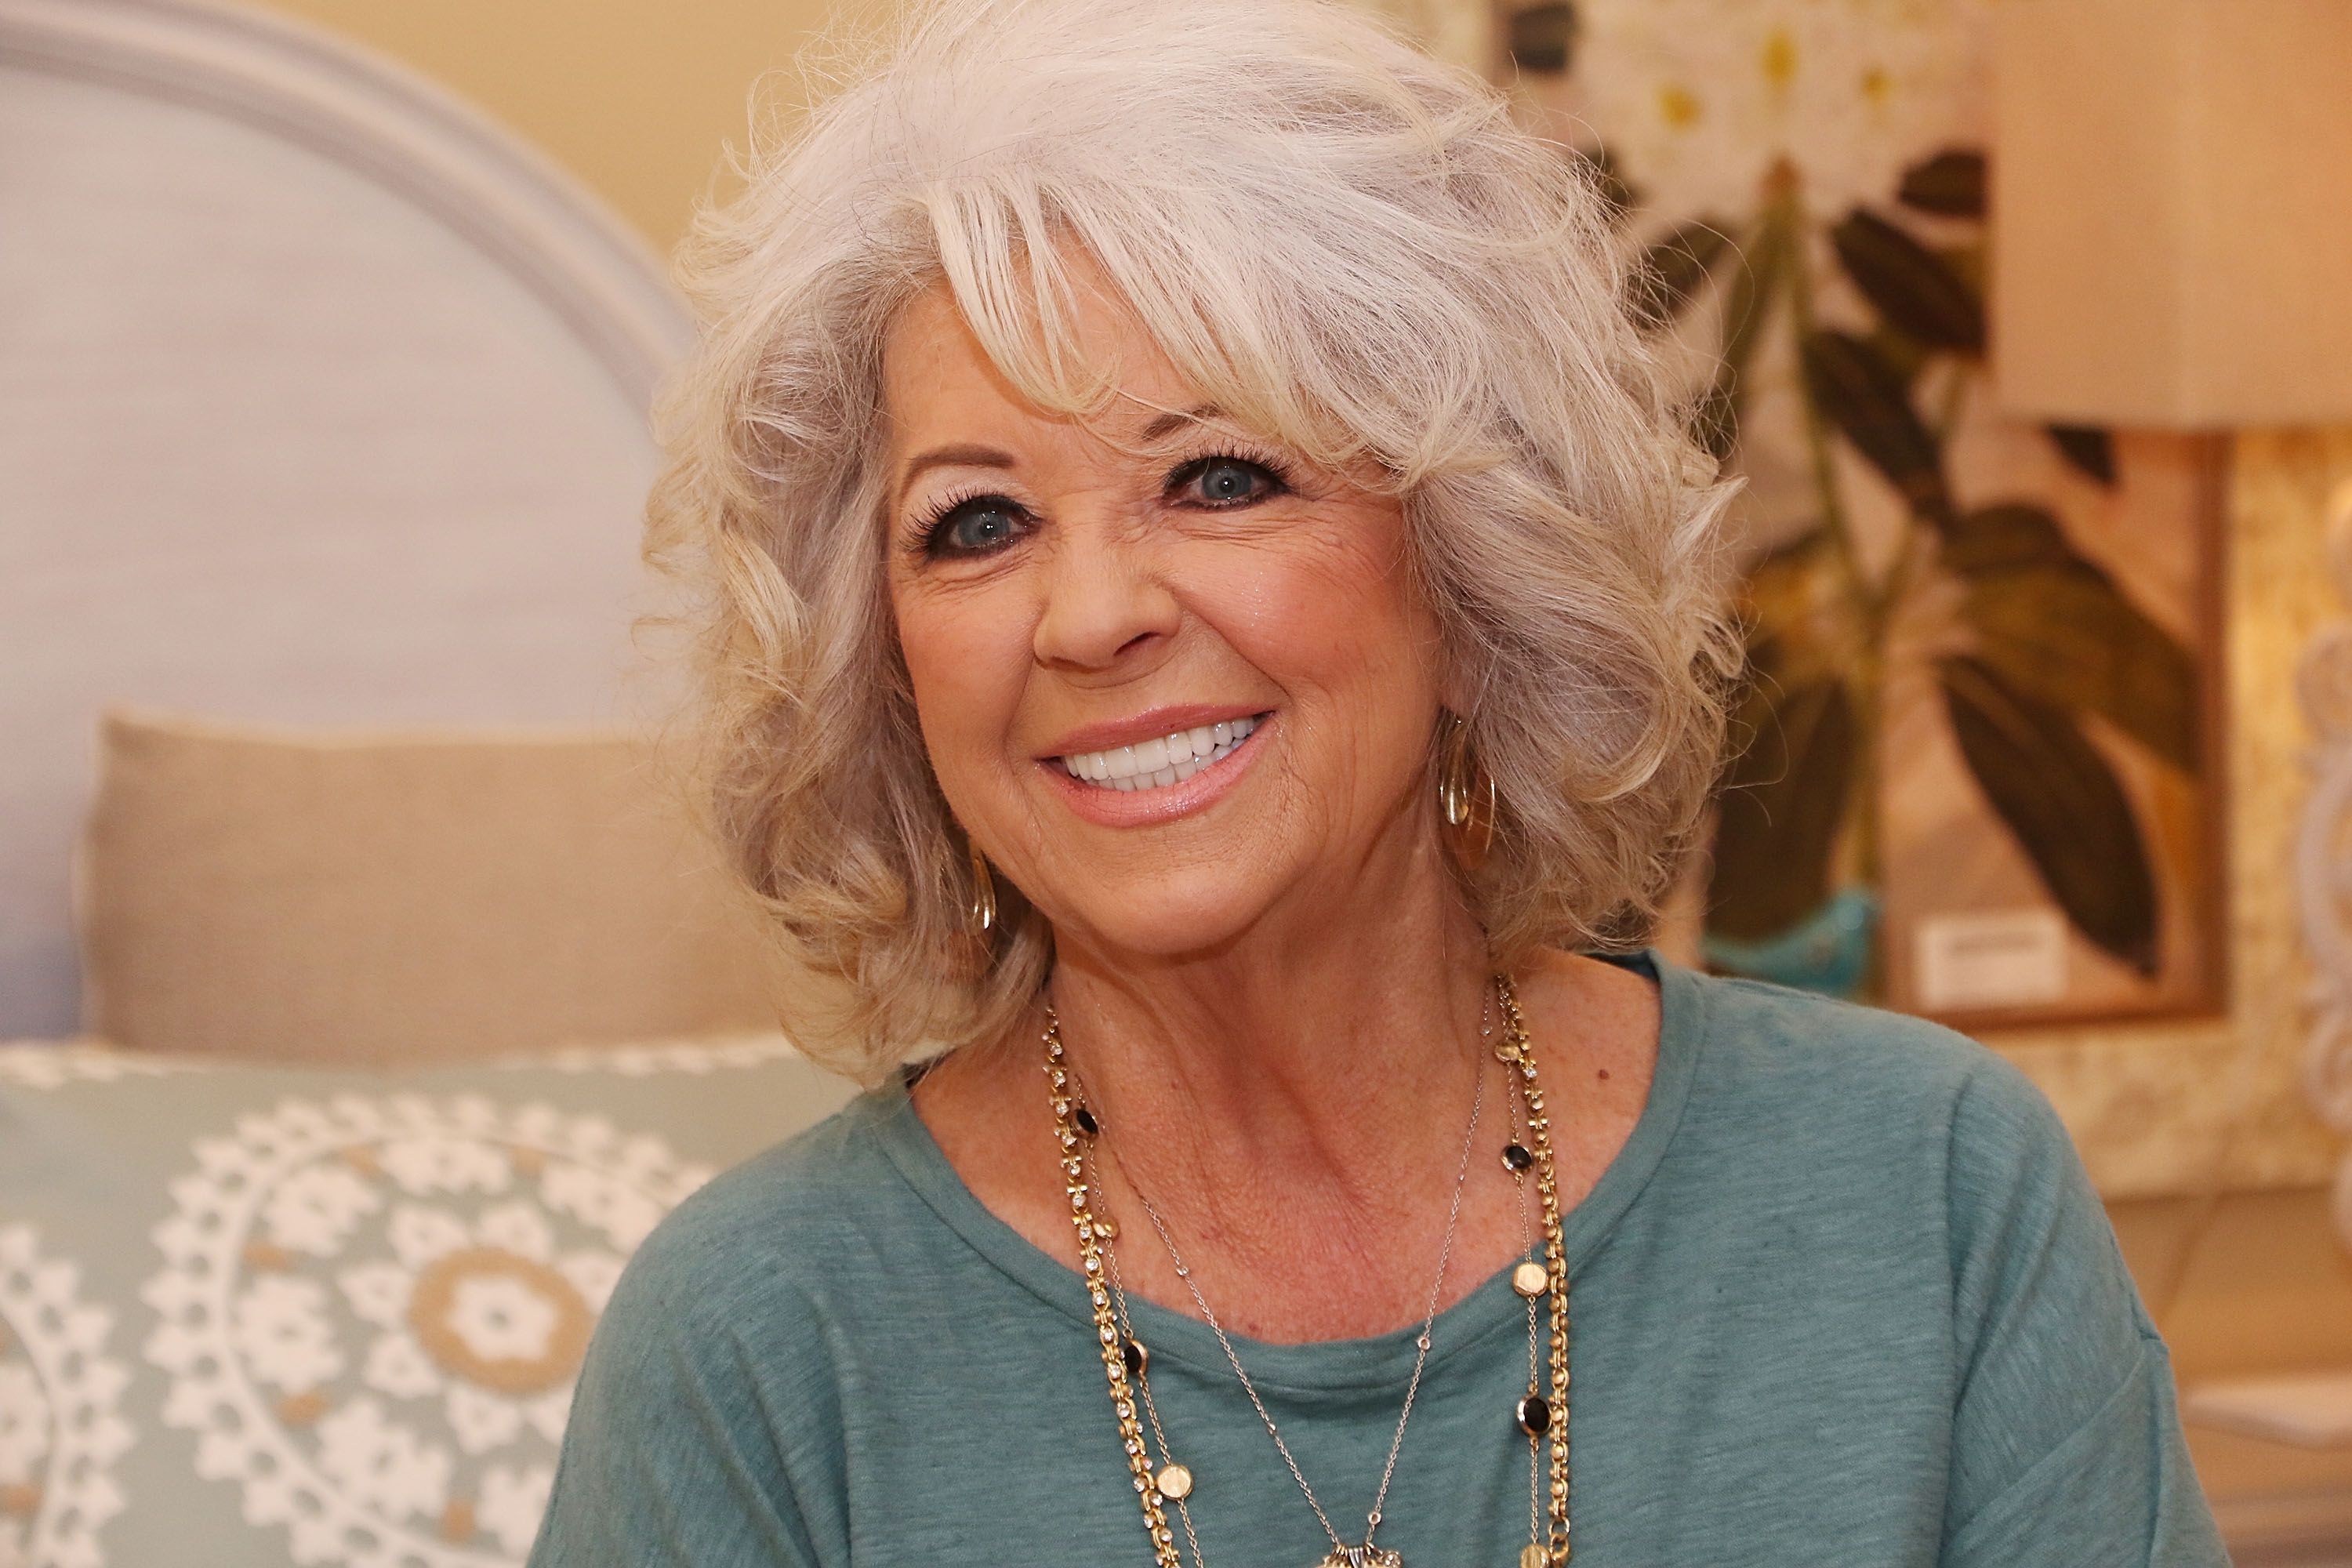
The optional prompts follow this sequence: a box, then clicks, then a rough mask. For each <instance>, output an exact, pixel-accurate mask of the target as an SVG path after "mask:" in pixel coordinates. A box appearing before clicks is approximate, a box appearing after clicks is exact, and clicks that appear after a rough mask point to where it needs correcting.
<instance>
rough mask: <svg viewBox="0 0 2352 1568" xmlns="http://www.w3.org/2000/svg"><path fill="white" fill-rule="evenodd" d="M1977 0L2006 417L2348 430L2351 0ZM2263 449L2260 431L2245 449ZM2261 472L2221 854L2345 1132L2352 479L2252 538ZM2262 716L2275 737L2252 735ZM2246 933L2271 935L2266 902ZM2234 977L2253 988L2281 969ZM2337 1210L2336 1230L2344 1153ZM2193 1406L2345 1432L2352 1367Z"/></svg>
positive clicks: (2305, 1435)
mask: <svg viewBox="0 0 2352 1568" xmlns="http://www.w3.org/2000/svg"><path fill="white" fill-rule="evenodd" d="M1992 11H1993V16H1994V22H1993V26H1994V29H1995V38H1996V47H1995V56H1994V59H1995V78H1994V81H1995V140H1994V158H1993V163H1992V172H1993V179H1992V223H1993V228H1992V234H1993V256H1992V300H1991V307H1992V350H1993V353H1992V359H1993V384H1994V389H1995V393H1996V395H1997V396H1998V398H1999V399H2000V402H2001V403H2002V404H2003V405H2005V406H2006V407H2007V408H2008V409H2009V410H2010V411H2011V412H2012V413H2014V414H2018V415H2021V416H2027V417H2031V418H2034V419H2039V420H2046V421H2050V422H2052V423H2056V424H2069V425H2101V426H2125V427H2139V428H2143V429H2146V428H2156V429H2168V430H2179V431H2207V432H2227V431H2241V430H2247V429H2252V428H2257V427H2273V428H2274V427H2278V426H2328V425H2338V426H2341V425H2352V0H2003V3H2002V4H2000V5H1996V6H1994V7H1993V8H1992ZM2280 447H2281V443H2280V442H2279V440H2278V439H2277V438H2276V437H2267V438H2264V444H2263V447H2262V448H2261V449H2262V450H2263V452H2265V453H2271V454H2273V455H2274V454H2275V452H2276V451H2277V450H2279V449H2280ZM2247 456H2248V454H2247V453H2246V452H2245V451H2244V450H2243V449H2242V451H2241V459H2242V461H2243V460H2244V458H2246V457H2247ZM2251 475H2252V468H2248V469H2247V470H2246V471H2245V472H2244V473H2242V475H2241V485H2242V505H2241V508H2240V509H2239V510H2240V511H2241V513H2242V516H2241V518H2240V528H2239V531H2238V534H2237V536H2236V537H2235V538H2234V539H2233V541H2232V551H2233V552H2241V551H2242V552H2244V554H2243V555H2242V556H2241V558H2240V559H2239V560H2238V561H2237V562H2236V563H2235V568H2234V569H2233V571H2232V572H2231V574H2229V575H2230V578H2231V582H2232V584H2233V586H2232V587H2231V604H2230V614H2231V617H2232V626H2231V634H2232V635H2231V679H2232V682H2233V692H2232V701H2231V708H2232V710H2233V711H2234V713H2235V715H2236V717H2237V719H2238V721H2239V725H2240V733H2239V734H2237V735H2236V736H2233V739H2232V742H2231V748H2230V756H2231V771H2232V773H2233V775H2234V776H2233V779H2232V787H2233V790H2235V791H2237V792H2240V793H2241V794H2242V795H2243V796H2244V797H2246V798H2245V804H2244V806H2243V807H2242V808H2241V810H2240V811H2239V812H2238V813H2237V814H2235V815H2236V816H2237V824H2236V826H2237V830H2238V832H2239V833H2240V834H2241V835H2242V837H2243V839H2244V840H2245V841H2242V842H2241V843H2239V844H2238V845H2237V846H2236V847H2235V850H2234V853H2235V854H2236V855H2237V856H2238V857H2239V858H2241V861H2242V863H2245V864H2252V863H2253V860H2252V858H2250V857H2261V856H2263V854H2264V853H2265V852H2269V851H2274V852H2275V853H2274V854H2272V855H2271V857H2270V858H2271V860H2272V862H2273V863H2275V862H2276V861H2278V860H2280V859H2283V858H2284V857H2285V856H2286V855H2287V853H2288V852H2289V851H2290V849H2291V850H2292V851H2293V852H2294V855H2295V857H2296V859H2297V862H2298V864H2297V875H2298V878H2299V884H2298V887H2297V892H2298V894H2299V895H2300V910H2301V915H2302V921H2303V926H2304V934H2305V942H2306V945H2307V947H2308V949H2309V952H2310V954H2311V956H2312V958H2313V960H2314V969H2315V974H2316V980H2317V984H2316V986H2315V1002H2316V1005H2317V1009H2318V1010H2317V1014H2316V1017H2315V1026H2314V1031H2313V1035H2312V1037H2311V1039H2310V1043H2309V1047H2308V1049H2309V1056H2308V1060H2307V1064H2306V1072H2305V1081H2306V1083H2307V1084H2308V1086H2309V1089H2310V1094H2311V1098H2312V1100H2313V1101H2314V1103H2315V1105H2316V1106H2317V1108H2318V1110H2319V1111H2320V1113H2321V1115H2322V1116H2323V1117H2324V1118H2325V1119H2326V1121H2329V1122H2330V1123H2331V1124H2332V1125H2333V1126H2335V1127H2336V1129H2337V1130H2338V1131H2346V1132H2352V849H2347V845H2352V625H2346V624H2341V619H2342V608H2343V606H2342V605H2341V604H2340V603H2331V602H2329V601H2327V600H2326V597H2325V596H2324V595H2321V596H2319V597H2313V596H2312V595H2313V594H2314V590H2313V589H2311V588H2310V587H2308V586H2305V584H2311V583H2313V582H2315V581H2316V582H2317V583H2319V584H2321V586H2322V587H2324V586H2325V584H2326V575H2327V574H2326V572H2325V571H2323V570H2322V569H2321V568H2322V562H2323V557H2324V558H2325V559H2326V561H2327V562H2328V563H2331V564H2332V565H2333V567H2334V569H2335V572H2336V582H2337V584H2339V587H2340V588H2341V590H2342V591H2344V592H2346V593H2347V594H2352V485H2346V486H2343V487H2342V488H2339V489H2338V490H2337V492H2336V497H2335V499H2334V501H2333V503H2332V504H2331V505H2329V506H2326V507H2323V508H2321V509H2319V510H2323V511H2328V512H2332V513H2333V514H2334V515H2333V517H2332V518H2331V519H2330V521H2328V522H2327V523H2326V535H2327V537H2328V541H2329V542H2328V543H2326V544H2325V545H2323V542H2322V531H2321V530H2319V529H2315V527H2314V526H2313V509H2311V508H2310V507H2309V505H2308V504H2307V503H2306V504H2305V505H2304V506H2301V507H2297V506H2294V505H2292V504H2290V505H2288V506H2287V507H2286V508H2284V510H2285V512H2286V513H2287V514H2288V515H2289V516H2290V517H2291V519H2292V527H2291V528H2288V529H2285V530H2283V531H2280V532H2282V533H2283V536H2284V542H2283V543H2281V545H2280V548H2279V549H2278V550H2276V551H2273V552H2272V553H2271V555H2270V556H2269V557H2268V558H2267V562H2268V563H2269V565H2270V567H2271V570H2270V573H2269V576H2270V584H2271V587H2272V596H2271V598H2270V599H2269V601H2268V602H2264V601H2263V599H2261V598H2259V597H2256V596H2253V595H2252V594H2251V593H2250V592H2249V591H2248V590H2247V589H2246V588H2245V587H2244V584H2245V583H2246V581H2247V580H2249V579H2251V578H2254V577H2257V576H2258V575H2260V574H2259V573H2258V572H2257V571H2256V569H2255V566H2256V563H2254V562H2253V560H2252V556H2253V554H2254V553H2255V552H2258V551H2262V550H2267V549H2269V548H2270V545H2271V543H2272V541H2271V539H2270V538H2269V537H2268V535H2269V534H2271V533H2272V532H2273V530H2270V529H2268V528H2267V527H2257V526H2256V521H2255V518H2254V515H2253V514H2254V513H2256V512H2258V511H2261V510H2263V509H2262V507H2260V506H2256V505H2254V504H2253V503H2251V502H2244V500H2243V486H2244V483H2245V481H2246V480H2247V479H2249V478H2250V477H2251ZM2273 489H2280V490H2282V491H2285V492H2291V491H2292V489H2293V487H2292V486H2284V487H2273ZM2269 510H2271V511H2273V512H2274V511H2277V510H2281V509H2279V508H2277V507H2275V506H2273V507H2270V509H2269ZM2257 533H2260V534H2262V535H2263V536H2264V537H2261V538H2257V537H2255V535H2256V534H2257ZM2282 582H2284V583H2286V584H2291V585H2292V588H2291V590H2290V591H2288V592H2280V591H2278V587H2277V584H2280V583H2282ZM2330 617H2334V618H2335V619H2336V621H2337V622H2338V623H2339V624H2337V625H2334V626H2326V625H2324V624H2323V623H2324V622H2325V621H2326V620H2327V619H2328V618H2330ZM2282 630H2284V631H2286V632H2288V633H2289V634H2290V635H2289V636H2287V637H2281V636H2280V635H2279V633H2280V632H2281V631H2282ZM2305 637H2307V638H2308V641H2307V642H2306V641H2305V640H2304V639H2305ZM2281 649H2284V657H2281V656H2280V652H2279V651H2278V650H2281ZM2298 649H2299V650H2300V663H2299V666H2296V667H2294V668H2290V662H2291V661H2292V660H2294V658H2295V655H2296V653H2297V651H2298ZM2290 679H2293V681H2294V684H2295V686H2296V689H2298V691H2299V692H2300V695H2301V698H2302V702H2303V707H2304V710H2305V719H2306V720H2307V721H2308V723H2309V726H2310V729H2311V731H2312V732H2313V739H2314V740H2315V742H2316V743H2315V745H2313V746H2311V747H2310V748H2309V749H2307V750H2305V748H2303V747H2301V746H2298V745H2295V744H2294V743H2293V742H2292V741H2291V740H2290V741H2288V742H2285V743H2282V742H2281V741H2280V735H2281V734H2284V732H2286V731H2291V730H2292V728H2293V721H2294V713H2293V709H2292V708H2291V707H2290V706H2289V705H2288V704H2287V703H2286V702H2285V701H2284V700H2283V698H2282V695H2281V694H2282V692H2283V689H2284V688H2285V687H2286V686H2287V684H2288V682H2289V680H2290ZM2273 710H2277V711H2280V712H2283V713H2284V721H2282V722H2280V723H2278V724H2276V725H2268V726H2264V725H2260V724H2258V723H2256V721H2255V720H2256V716H2258V715H2262V714H2267V713H2270V712H2272V711H2273ZM2297 760H2301V761H2304V762H2305V763H2307V765H2308V766H2309V767H2310V768H2311V769H2312V771H2313V774H2314V776H2313V778H2312V782H2311V784H2310V787H2309V792H2308V794H2307V795H2303V796H2301V797H2300V798H2290V799H2288V800H2287V802H2286V803H2285V804H2284V809H2282V810H2278V811H2274V812H2264V813H2262V814H2261V815H2250V814H2251V813H2252V811H2253V809H2254V807H2255V805H2256V802H2255V801H2254V800H2253V799H2252V795H2253V792H2255V791H2257V790H2268V789H2272V788H2277V787H2281V786H2280V784H2279V783H2278V781H2279V780H2281V779H2283V778H2290V777H2294V778H2295V779H2296V782H2298V783H2299V782H2300V779H2299V777H2297V776H2296V774H2295V769H2294V762H2295V761H2297ZM2298 814H2299V816H2300V821H2299V826H2298V824H2297V822H2296V821H2295V819H2296V818H2297V816H2298ZM2271 834H2274V835H2275V836H2276V841H2275V843H2272V842H2267V841H2264V836H2265V835H2271ZM2291 840H2292V842H2291ZM2269 901H2270V902H2272V903H2276V902H2278V901H2279V900H2277V899H2276V898H2275V897H2273V899H2271V900H2269ZM2279 912H2280V913H2284V911H2279ZM2232 923H2233V924H2236V925H2239V926H2241V927H2243V926H2245V925H2247V924H2248V923H2249V922H2247V921H2244V920H2242V919H2241V920H2238V921H2233V922H2232ZM2278 923H2279V922H2278V921H2276V920H2275V919H2274V918H2270V917H2269V916H2268V912H2267V911H2265V913H2264V916H2263V917H2262V918H2258V919H2257V920H2255V921H2253V922H2252V924H2253V925H2255V926H2257V927H2269V926H2274V925H2276V924H2278ZM2278 945H2280V946H2282V947H2284V946H2285V945H2286V944H2285V943H2284V942H2282V943H2280V944H2278ZM2288 957H2289V961H2290V962H2291V954H2289V955H2288ZM2247 967H2248V966H2247V965H2245V964H2242V963H2241V964H2240V965H2238V968H2239V976H2238V983H2239V984H2240V985H2241V986H2242V987H2243V986H2246V985H2248V984H2263V982H2265V981H2269V980H2272V979H2275V978H2283V976H2273V975H2263V976H2260V977H2255V976H2250V975H2249V974H2248V973H2246V969H2247ZM2272 989H2273V990H2285V989H2287V987H2284V986H2277V987H2273V988H2272ZM2281 1016H2284V1015H2281ZM2240 1023H2241V1026H2242V1027H2243V1028H2244V1029H2245V1030H2246V1037H2245V1048H2246V1049H2248V1050H2249V1051H2250V1052H2259V1051H2261V1050H2262V1048H2263V1043H2264V1037H2265V1036H2270V1035H2274V1034H2275V1033H2276V1030H2275V1028H2274V1027H2265V1024H2266V1023H2268V1020H2267V1019H2265V1018H2263V1017H2261V1016H2252V1015H2250V1014H2248V1013H2247V1012H2246V1011H2245V1010H2244V1009H2240ZM2249 1059H2250V1062H2251V1060H2252V1058H2249ZM2219 1087H2220V1086H2217V1089H2218V1088H2219ZM2218 1166H2219V1162H2217V1169H2216V1171H2215V1173H2214V1181H2215V1183H2216V1184H2217V1187H2218V1184H2219V1182H2220V1181H2221V1171H2220V1170H2219V1168H2218ZM2209 1212H2210V1210H2209ZM2336 1218H2337V1224H2338V1227H2339V1228H2340V1229H2341V1230H2342V1231H2343V1232H2344V1233H2345V1235H2346V1236H2347V1238H2352V1160H2347V1162H2346V1163H2345V1164H2344V1166H2343V1169H2342V1173H2341V1175H2340V1176H2339V1179H2338V1183H2337V1187H2336ZM2187 1407H2188V1410H2189V1414H2190V1415H2191V1416H2192V1417H2193V1418H2196V1419H2199V1420H2202V1421H2205V1422H2209V1423H2213V1424H2218V1425H2222V1426H2234V1427H2238V1428H2240V1429H2242V1430H2247V1431H2252V1432H2254V1433H2256V1434H2258V1435H2260V1436H2267V1437H2271V1438H2273V1439H2284V1440H2287V1441H2294V1442H2301V1443H2305V1444H2315V1445H2334V1444H2341V1443H2352V1374H2346V1375H2312V1376H2299V1377H2293V1378H2273V1379H2263V1380H2254V1381H2246V1382H2240V1383H2234V1384H2209V1385H2207V1386H2205V1387H2203V1388H2200V1389H2197V1390H2194V1391H2192V1392H2191V1394H2190V1395H2189V1399H2188V1402H2187Z"/></svg>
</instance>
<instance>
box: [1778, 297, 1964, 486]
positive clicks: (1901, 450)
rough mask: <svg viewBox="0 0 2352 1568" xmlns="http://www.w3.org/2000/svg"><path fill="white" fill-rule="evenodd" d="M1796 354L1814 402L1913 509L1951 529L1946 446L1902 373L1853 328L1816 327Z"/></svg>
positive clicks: (1807, 389) (1808, 391) (1807, 388)
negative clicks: (1920, 409) (1915, 402)
mask: <svg viewBox="0 0 2352 1568" xmlns="http://www.w3.org/2000/svg"><path fill="white" fill-rule="evenodd" d="M1798 353H1799V357H1800V359H1801V361H1802V363H1803V366H1804V374H1805V388H1806V391H1807V393H1808V395H1811V398H1812V399H1813V404H1814V405H1815V406H1816V407H1818V408H1819V409H1820V410H1821V411H1822V414H1823V415H1825V416H1827V417H1828V419H1829V421H1830V422H1831V423H1832V424H1833V425H1835V426H1837V427H1838V429H1839V430H1841V431H1842V432H1843V433H1844V435H1845V438H1846V439H1847V440H1848V441H1851V442H1853V447H1854V450H1856V451H1857V452H1860V453H1861V454H1862V455H1863V456H1864V458H1868V459H1869V460H1870V464H1871V466H1872V467H1873V468H1876V469H1877V470H1878V471H1879V472H1880V473H1882V474H1884V475H1885V476H1886V479H1887V481H1888V482H1889V483H1891V484H1892V485H1894V487H1895V489H1897V490H1900V491H1901V492H1902V494H1903V500H1904V502H1905V504H1906V505H1907V506H1909V507H1910V509H1911V510H1912V511H1913V512H1915V513H1916V514H1917V515H1918V516H1920V517H1924V518H1926V519H1927V521H1930V522H1932V523H1934V524H1936V525H1937V527H1938V528H1948V527H1949V526H1950V525H1951V523H1952V521H1953V512H1952V497H1951V491H1950V490H1949V489H1948V487H1947V486H1946V484H1945V482H1944V449H1943V447H1941V446H1940V445H1939V444H1938V443H1937V440H1936V437H1935V436H1934V434H1933V433H1932V432H1930V431H1929V430H1928V428H1927V425H1926V423H1925V422H1924V421H1922V420H1921V419H1920V417H1919V413H1918V410H1916V409H1915V408H1913V407H1912V406H1911V392H1910V388H1909V387H1908V386H1906V384H1905V383H1904V380H1903V374H1902V372H1901V371H1899V370H1897V369H1896V368H1895V366H1894V365H1893V364H1891V363H1888V361H1887V358H1886V356H1885V353H1883V352H1881V351H1880V350H1879V349H1878V348H1876V347H1875V346H1874V345H1873V344H1872V343H1870V342H1868V341H1867V340H1866V339H1863V338H1858V337H1855V336H1854V335H1853V334H1852V333H1851V332H1837V331H1817V332H1813V333H1811V335H1809V336H1808V337H1807V338H1806V339H1805V340H1804V342H1802V343H1801V344H1800V345H1799V348H1798Z"/></svg>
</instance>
